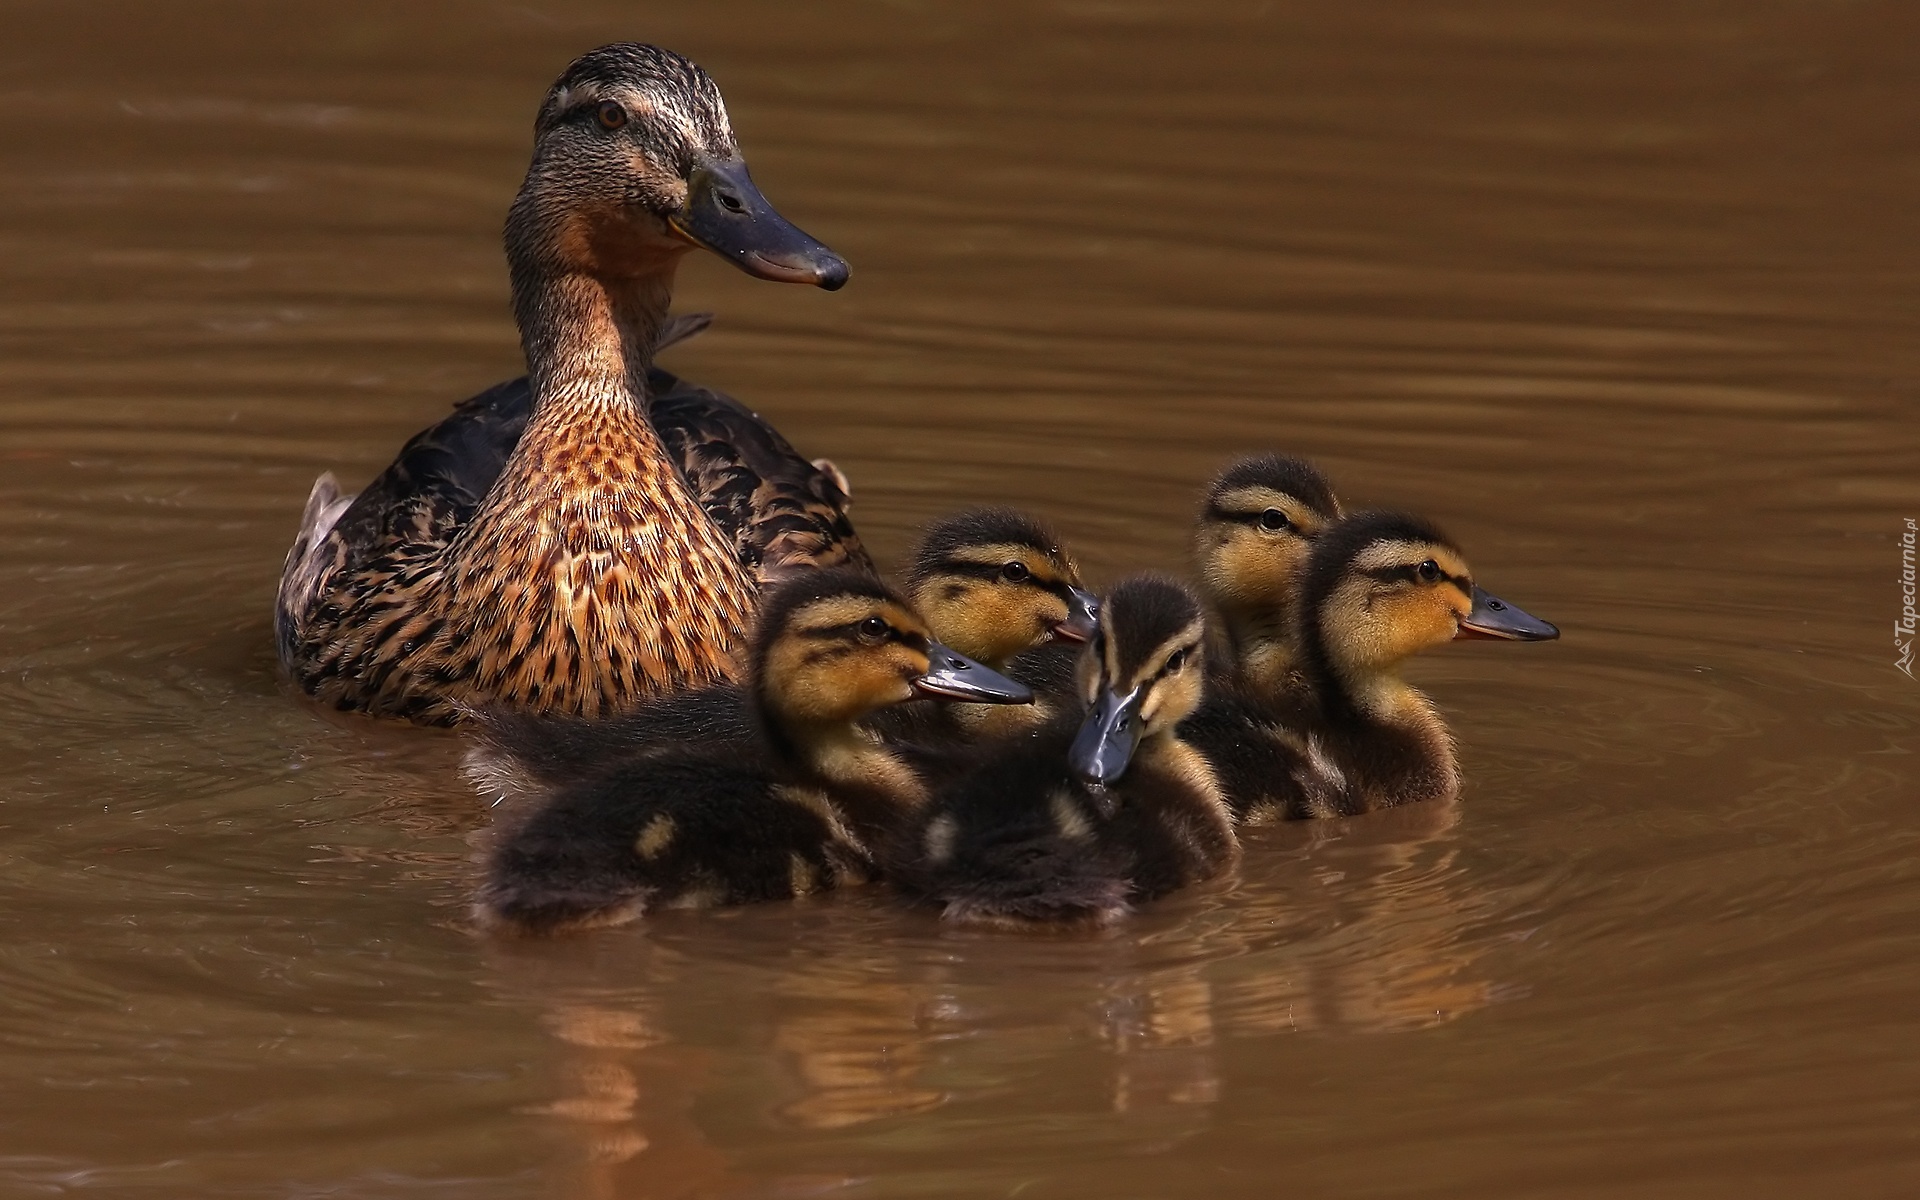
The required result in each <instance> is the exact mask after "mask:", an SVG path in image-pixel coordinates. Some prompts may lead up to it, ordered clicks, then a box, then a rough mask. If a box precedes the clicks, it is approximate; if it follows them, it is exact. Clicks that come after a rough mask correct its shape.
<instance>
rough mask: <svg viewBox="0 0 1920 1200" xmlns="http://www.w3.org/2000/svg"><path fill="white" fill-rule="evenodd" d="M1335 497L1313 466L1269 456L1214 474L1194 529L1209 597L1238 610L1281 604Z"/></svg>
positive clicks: (1334, 509) (1334, 512) (1332, 511)
mask: <svg viewBox="0 0 1920 1200" xmlns="http://www.w3.org/2000/svg"><path fill="white" fill-rule="evenodd" d="M1339 518H1340V503H1339V501H1338V500H1337V499H1335V497H1334V495H1333V490H1332V489H1331V488H1330V487H1329V486H1328V485H1327V482H1326V480H1325V479H1324V478H1323V477H1322V476H1321V475H1320V473H1319V471H1317V470H1315V469H1314V467H1313V466H1312V465H1311V464H1309V463H1307V462H1305V461H1303V460H1301V459H1297V458H1287V457H1284V456H1281V455H1267V456H1263V457H1260V458H1252V459H1246V460H1243V461H1241V462H1239V463H1236V464H1234V465H1233V466H1231V467H1229V468H1228V469H1227V470H1226V471H1223V472H1222V473H1221V474H1220V476H1219V477H1218V478H1217V479H1215V480H1214V484H1213V487H1212V489H1211V490H1210V491H1209V493H1208V495H1207V502H1206V506H1205V507H1204V508H1203V509H1202V510H1201V513H1200V520H1199V522H1198V524H1197V526H1196V528H1195V531H1194V560H1195V562H1196V564H1197V566H1198V568H1199V572H1200V578H1201V582H1202V583H1203V584H1204V585H1205V587H1206V589H1207V593H1208V595H1210V596H1211V597H1213V599H1214V601H1215V602H1216V603H1217V604H1219V605H1220V606H1221V607H1222V608H1226V609H1229V610H1237V611H1247V610H1252V609H1262V608H1271V607H1276V606H1283V605H1285V604H1286V603H1287V601H1288V600H1289V599H1290V598H1291V597H1292V595H1293V590H1294V587H1295V583H1296V580H1297V579H1298V576H1299V572H1300V568H1301V567H1302V566H1303V565H1304V564H1305V562H1306V558H1307V550H1308V548H1309V546H1310V545H1311V544H1312V541H1313V539H1314V538H1316V537H1318V536H1319V535H1320V533H1321V532H1322V531H1323V530H1324V529H1326V527H1327V526H1328V525H1330V524H1332V523H1333V522H1334V521H1337V520H1339Z"/></svg>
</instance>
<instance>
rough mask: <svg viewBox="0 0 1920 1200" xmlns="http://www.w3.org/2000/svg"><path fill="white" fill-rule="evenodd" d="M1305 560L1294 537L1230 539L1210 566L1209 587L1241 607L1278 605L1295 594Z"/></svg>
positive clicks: (1243, 534)
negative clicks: (1295, 578)
mask: <svg viewBox="0 0 1920 1200" xmlns="http://www.w3.org/2000/svg"><path fill="white" fill-rule="evenodd" d="M1301 556H1302V555H1301V543H1300V542H1299V541H1298V539H1295V538H1292V537H1279V538H1273V537H1259V536H1257V535H1251V534H1246V533H1242V534H1239V535H1237V536H1230V537H1228V538H1226V539H1224V540H1223V543H1222V545H1221V546H1220V548H1219V550H1218V551H1217V552H1216V553H1215V554H1214V555H1212V556H1211V559H1210V561H1209V562H1208V563H1207V564H1206V567H1205V574H1206V580H1207V586H1208V588H1209V589H1210V590H1211V591H1212V592H1213V593H1214V594H1215V595H1216V596H1219V597H1220V598H1221V599H1223V600H1225V601H1227V602H1228V603H1230V604H1233V605H1236V606H1239V607H1245V608H1256V607H1263V606H1266V605H1272V604H1277V603H1280V602H1282V601H1284V600H1285V599H1286V597H1287V596H1288V595H1289V594H1290V593H1291V592H1292V590H1293V582H1294V576H1295V575H1296V574H1297V573H1298V571H1299V569H1300V560H1301Z"/></svg>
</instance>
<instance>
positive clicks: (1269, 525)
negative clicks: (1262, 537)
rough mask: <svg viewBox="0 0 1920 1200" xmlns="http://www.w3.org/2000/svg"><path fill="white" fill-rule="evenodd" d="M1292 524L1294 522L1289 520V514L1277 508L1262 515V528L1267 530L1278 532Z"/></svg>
mask: <svg viewBox="0 0 1920 1200" xmlns="http://www.w3.org/2000/svg"><path fill="white" fill-rule="evenodd" d="M1291 524H1293V522H1291V521H1289V520H1287V514H1285V513H1283V512H1281V511H1280V510H1279V509H1277V508H1270V509H1268V510H1267V511H1265V512H1263V513H1261V514H1260V528H1262V529H1265V530H1269V531H1274V532H1277V531H1279V530H1282V529H1285V528H1286V527H1287V526H1289V525H1291Z"/></svg>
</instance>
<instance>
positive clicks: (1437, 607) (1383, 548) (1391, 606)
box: [1300, 512, 1560, 717]
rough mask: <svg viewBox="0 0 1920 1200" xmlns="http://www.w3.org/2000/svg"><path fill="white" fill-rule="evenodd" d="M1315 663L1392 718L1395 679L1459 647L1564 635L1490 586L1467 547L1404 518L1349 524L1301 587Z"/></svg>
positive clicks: (1330, 538)
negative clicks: (1430, 656) (1477, 573)
mask: <svg viewBox="0 0 1920 1200" xmlns="http://www.w3.org/2000/svg"><path fill="white" fill-rule="evenodd" d="M1300 612H1301V630H1302V638H1303V641H1304V642H1305V644H1306V645H1305V649H1306V652H1307V654H1308V655H1309V656H1310V657H1312V658H1313V659H1315V660H1316V661H1317V662H1319V663H1320V664H1321V665H1322V667H1323V669H1325V670H1326V671H1327V672H1328V673H1330V674H1331V675H1332V676H1333V677H1335V678H1336V679H1338V680H1339V681H1340V682H1341V683H1342V684H1343V685H1344V687H1345V690H1346V692H1347V693H1348V695H1349V696H1350V697H1351V698H1352V699H1353V700H1354V701H1355V702H1356V703H1357V704H1359V706H1360V707H1361V708H1362V709H1364V710H1367V711H1370V712H1372V713H1374V715H1376V716H1382V717H1384V716H1388V715H1390V710H1391V709H1392V707H1393V705H1394V703H1395V701H1396V699H1397V698H1398V697H1397V696H1396V694H1395V689H1396V688H1397V687H1398V686H1400V685H1398V681H1397V676H1396V675H1395V672H1396V670H1397V668H1398V667H1399V665H1400V664H1401V663H1402V662H1404V661H1405V660H1406V659H1407V658H1409V657H1410V656H1412V655H1414V654H1417V653H1419V652H1420V651H1422V650H1426V649H1430V648H1431V647H1434V646H1437V645H1439V644H1441V643H1442V642H1448V641H1452V640H1454V639H1456V638H1500V639H1504V640H1509V641H1547V640H1551V639H1553V638H1557V637H1559V636H1560V631H1559V630H1558V629H1556V628H1555V627H1554V626H1552V625H1550V624H1548V623H1547V622H1545V621H1542V620H1540V619H1538V618H1537V617H1533V616H1530V615H1528V614H1527V613H1526V612H1524V611H1522V610H1521V609H1519V608H1516V607H1514V606H1513V605H1511V604H1508V603H1507V602H1506V601H1504V600H1501V599H1500V598H1499V597H1497V596H1494V595H1493V594H1492V593H1490V592H1488V591H1486V590H1485V589H1484V588H1482V587H1480V586H1479V585H1478V584H1476V583H1475V582H1474V580H1473V571H1472V568H1470V567H1469V566H1468V565H1467V560H1466V556H1465V555H1464V554H1463V553H1461V551H1460V548H1459V547H1458V546H1457V545H1456V544H1455V543H1454V542H1453V541H1452V540H1451V539H1449V538H1448V537H1447V536H1446V535H1445V534H1444V533H1442V532H1441V531H1440V530H1439V529H1438V528H1437V527H1436V526H1434V525H1433V524H1432V523H1431V522H1428V521H1425V520H1422V519H1421V518H1419V517H1412V516H1408V515H1406V514H1404V513H1387V512H1368V513H1359V514H1356V515H1354V516H1351V517H1348V518H1346V519H1345V520H1343V521H1341V522H1339V523H1338V524H1336V525H1334V526H1333V527H1332V528H1331V529H1329V530H1327V531H1326V532H1325V533H1324V534H1323V535H1321V537H1320V538H1319V539H1318V541H1317V542H1316V543H1315V544H1314V547H1313V550H1312V553H1311V555H1310V556H1309V558H1308V561H1307V567H1306V570H1305V572H1304V573H1303V575H1302V577H1301V581H1300Z"/></svg>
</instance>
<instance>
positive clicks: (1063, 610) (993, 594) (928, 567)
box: [907, 508, 1100, 667]
mask: <svg viewBox="0 0 1920 1200" xmlns="http://www.w3.org/2000/svg"><path fill="white" fill-rule="evenodd" d="M907 583H908V588H909V589H910V590H911V592H912V595H913V602H914V606H915V607H916V608H918V609H919V610H920V612H922V613H923V614H925V615H926V618H927V622H928V624H930V625H931V626H932V627H933V628H934V630H935V631H936V632H938V633H939V635H940V637H941V640H943V641H945V642H946V643H947V644H948V645H949V646H952V647H953V648H954V649H956V650H958V651H960V652H961V653H962V654H965V655H968V656H969V657H972V658H976V659H979V660H980V661H981V662H984V663H988V664H990V665H992V666H995V667H998V666H1002V665H1004V664H1005V663H1006V661H1007V660H1008V659H1010V658H1012V657H1013V656H1014V655H1016V654H1018V653H1020V652H1021V651H1022V650H1027V649H1030V648H1032V647H1034V646H1037V645H1040V644H1042V643H1045V642H1050V641H1063V642H1084V641H1086V640H1087V639H1088V638H1089V637H1091V636H1093V630H1094V623H1095V620H1096V619H1097V615H1098V613H1099V609H1100V601H1099V599H1098V598H1097V597H1095V596H1094V595H1093V593H1091V592H1088V591H1086V590H1085V589H1083V588H1081V586H1080V569H1079V567H1077V566H1076V565H1075V564H1074V561H1073V558H1072V556H1071V555H1069V554H1068V553H1067V551H1066V549H1065V548H1064V547H1063V546H1062V545H1061V543H1060V539H1059V538H1058V537H1056V536H1055V535H1054V533H1053V531H1052V530H1050V529H1048V528H1047V527H1046V526H1045V525H1042V524H1041V523H1040V522H1038V521H1036V520H1034V519H1033V518H1032V517H1029V516H1027V515H1026V514H1025V513H1020V512H1015V511H1014V510H1012V509H1007V508H974V509H968V510H966V511H964V512H959V513H955V514H954V515H952V516H950V517H946V518H944V519H943V520H941V521H938V522H936V523H935V524H933V525H931V526H929V527H928V529H927V531H926V533H925V535H923V536H922V537H921V539H920V546H919V548H918V549H917V550H916V551H915V552H914V556H913V563H912V565H911V566H910V567H909V568H908V571H907Z"/></svg>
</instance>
